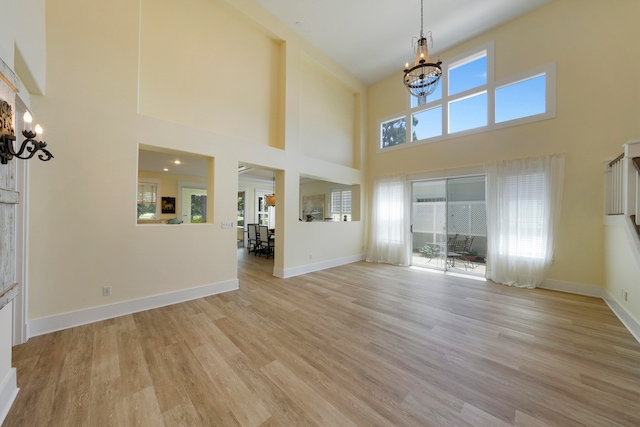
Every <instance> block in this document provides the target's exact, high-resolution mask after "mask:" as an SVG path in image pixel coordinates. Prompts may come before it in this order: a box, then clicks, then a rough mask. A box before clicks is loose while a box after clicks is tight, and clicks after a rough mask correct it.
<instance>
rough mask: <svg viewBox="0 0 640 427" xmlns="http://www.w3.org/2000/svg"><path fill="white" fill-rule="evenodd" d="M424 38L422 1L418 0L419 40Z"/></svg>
mask: <svg viewBox="0 0 640 427" xmlns="http://www.w3.org/2000/svg"><path fill="white" fill-rule="evenodd" d="M423 36H424V0H420V38H422V37H423Z"/></svg>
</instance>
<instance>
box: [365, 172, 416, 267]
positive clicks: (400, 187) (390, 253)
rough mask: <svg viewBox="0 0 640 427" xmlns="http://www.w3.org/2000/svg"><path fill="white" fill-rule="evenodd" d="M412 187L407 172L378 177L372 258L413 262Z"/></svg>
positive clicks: (385, 260) (372, 259) (373, 221)
mask: <svg viewBox="0 0 640 427" xmlns="http://www.w3.org/2000/svg"><path fill="white" fill-rule="evenodd" d="M410 191H411V187H410V186H409V183H408V182H407V181H406V180H405V177H404V175H402V176H393V177H383V178H375V180H374V185H373V212H372V217H371V240H370V243H369V252H368V253H367V261H368V262H384V263H387V264H393V265H401V266H407V265H409V264H410V261H411V251H410V248H409V246H410V245H409V239H410V232H409V231H410V230H409V221H410V216H411V213H410V207H409V205H410V203H409V201H410Z"/></svg>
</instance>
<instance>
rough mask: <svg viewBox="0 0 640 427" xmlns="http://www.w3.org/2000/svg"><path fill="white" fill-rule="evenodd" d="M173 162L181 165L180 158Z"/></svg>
mask: <svg viewBox="0 0 640 427" xmlns="http://www.w3.org/2000/svg"><path fill="white" fill-rule="evenodd" d="M173 163H175V164H176V165H179V164H180V163H181V162H180V160H176V161H174V162H173Z"/></svg>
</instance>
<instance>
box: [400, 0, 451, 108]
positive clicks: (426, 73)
mask: <svg viewBox="0 0 640 427" xmlns="http://www.w3.org/2000/svg"><path fill="white" fill-rule="evenodd" d="M423 28H424V0H420V37H419V38H417V39H416V38H414V40H415V45H414V46H415V53H416V58H415V61H414V63H413V66H412V67H409V63H408V62H407V64H406V65H405V67H404V85H405V86H406V87H407V90H409V93H410V94H411V95H413V96H415V97H416V98H418V105H424V104H425V103H426V102H427V95H431V94H432V93H433V92H434V91H435V90H436V87H438V82H439V81H440V76H442V68H440V65H441V64H442V62H441V61H438V62H435V63H433V62H430V60H429V49H428V46H427V43H431V47H433V37H431V31H429V32H427V34H426V36H425V34H424V30H423Z"/></svg>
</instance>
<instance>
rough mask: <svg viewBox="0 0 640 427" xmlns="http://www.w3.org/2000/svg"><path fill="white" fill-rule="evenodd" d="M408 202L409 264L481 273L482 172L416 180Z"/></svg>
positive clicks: (483, 240)
mask: <svg viewBox="0 0 640 427" xmlns="http://www.w3.org/2000/svg"><path fill="white" fill-rule="evenodd" d="M411 201H412V209H411V221H412V225H411V232H412V233H411V235H412V239H411V245H412V257H411V264H412V265H414V266H418V267H426V268H431V269H436V270H441V271H455V272H458V273H464V274H472V275H477V276H484V275H485V273H486V268H485V259H486V248H487V214H486V202H485V177H484V175H478V176H471V177H461V178H448V179H437V180H428V181H415V182H413V183H412V187H411Z"/></svg>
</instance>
